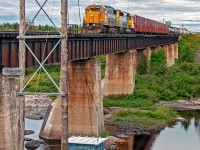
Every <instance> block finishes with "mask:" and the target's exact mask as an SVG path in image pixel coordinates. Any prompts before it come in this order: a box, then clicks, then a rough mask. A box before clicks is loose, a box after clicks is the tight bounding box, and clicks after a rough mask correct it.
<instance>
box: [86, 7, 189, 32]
mask: <svg viewBox="0 0 200 150" xmlns="http://www.w3.org/2000/svg"><path fill="white" fill-rule="evenodd" d="M82 32H83V33H89V34H95V33H96V34H98V33H120V34H123V33H125V34H152V35H171V34H183V33H188V31H187V30H186V29H181V28H175V27H169V26H168V25H167V24H164V23H160V22H157V21H154V20H151V19H147V18H144V17H141V16H138V15H132V14H130V13H128V12H125V11H122V10H117V9H115V8H113V7H111V6H106V5H96V4H93V5H89V6H87V7H86V9H85V17H84V19H83V26H82Z"/></svg>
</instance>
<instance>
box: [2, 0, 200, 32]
mask: <svg viewBox="0 0 200 150" xmlns="http://www.w3.org/2000/svg"><path fill="white" fill-rule="evenodd" d="M38 1H39V2H40V3H41V4H42V3H43V2H44V1H45V0H38ZM54 1H55V3H54ZM68 1H69V22H70V23H76V24H79V15H78V14H79V12H78V5H77V4H78V0H68ZM88 4H103V5H110V6H113V7H114V8H116V9H121V10H124V11H128V12H130V13H132V14H137V15H140V16H143V17H147V18H150V19H154V20H157V21H160V22H162V21H163V19H164V20H171V21H172V23H173V25H174V26H176V27H182V25H183V26H184V27H185V28H187V29H189V30H190V31H199V32H200V10H199V6H200V1H199V0H154V1H152V0H121V1H120V0H80V9H81V18H83V12H84V8H85V7H86V6H87V5H88ZM38 9H39V7H38V5H37V3H36V2H35V0H26V18H28V19H31V18H33V16H34V14H35V13H36V12H37V10H38ZM45 10H46V11H47V13H48V14H49V16H51V17H52V19H53V20H54V22H55V23H56V24H57V25H58V26H59V25H60V21H59V20H60V0H48V3H47V4H46V5H45ZM18 16H19V1H16V0H6V1H3V2H1V3H0V23H3V22H17V21H18V19H19V17H18ZM35 23H36V24H49V21H48V19H46V18H45V17H44V15H43V13H42V12H41V13H40V15H39V16H38V18H37V19H36V21H35Z"/></svg>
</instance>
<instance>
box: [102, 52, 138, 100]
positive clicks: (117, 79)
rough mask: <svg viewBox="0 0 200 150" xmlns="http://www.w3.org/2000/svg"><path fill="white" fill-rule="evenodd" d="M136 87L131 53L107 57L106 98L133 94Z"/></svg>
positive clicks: (104, 89) (104, 90)
mask: <svg viewBox="0 0 200 150" xmlns="http://www.w3.org/2000/svg"><path fill="white" fill-rule="evenodd" d="M134 87H135V74H134V65H133V56H132V54H131V53H130V52H124V53H118V54H109V55H107V56H106V70H105V81H104V87H103V94H104V96H109V95H120V94H132V93H133V90H134Z"/></svg>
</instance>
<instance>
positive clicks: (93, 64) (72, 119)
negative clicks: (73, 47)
mask: <svg viewBox="0 0 200 150" xmlns="http://www.w3.org/2000/svg"><path fill="white" fill-rule="evenodd" d="M68 71H69V72H68V75H69V77H68V84H69V87H68V94H69V95H68V111H69V114H68V115H69V116H68V117H69V129H68V130H69V131H68V132H69V136H73V135H74V136H80V135H81V136H92V137H93V136H97V117H96V116H97V112H96V104H98V103H99V104H100V109H99V111H98V115H99V132H98V133H99V135H100V134H101V133H102V132H103V131H104V118H103V117H104V116H103V99H102V96H103V95H102V89H101V63H100V61H97V60H84V61H74V62H69V66H68ZM45 120H46V121H45V122H44V124H43V127H42V129H41V132H40V137H41V138H44V139H46V140H60V139H61V137H60V136H61V132H62V130H61V98H57V99H56V101H55V102H54V103H53V104H52V109H51V111H50V112H49V115H47V116H46V119H45Z"/></svg>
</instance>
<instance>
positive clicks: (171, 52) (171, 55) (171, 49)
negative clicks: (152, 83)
mask: <svg viewBox="0 0 200 150" xmlns="http://www.w3.org/2000/svg"><path fill="white" fill-rule="evenodd" d="M174 64H175V57H174V44H170V46H169V62H168V66H173V65H174Z"/></svg>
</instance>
